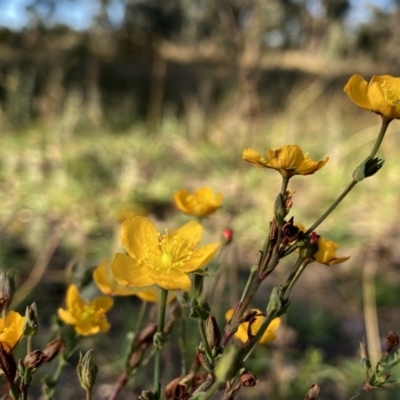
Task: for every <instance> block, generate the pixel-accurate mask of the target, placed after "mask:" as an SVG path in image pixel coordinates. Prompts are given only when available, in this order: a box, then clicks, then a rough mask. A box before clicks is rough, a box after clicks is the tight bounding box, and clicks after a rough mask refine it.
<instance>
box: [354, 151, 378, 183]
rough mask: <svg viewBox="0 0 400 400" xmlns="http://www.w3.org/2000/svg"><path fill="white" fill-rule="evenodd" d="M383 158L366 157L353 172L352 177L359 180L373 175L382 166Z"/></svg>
mask: <svg viewBox="0 0 400 400" xmlns="http://www.w3.org/2000/svg"><path fill="white" fill-rule="evenodd" d="M384 162H385V160H382V159H380V158H378V157H375V158H370V157H367V158H366V159H365V160H364V161H363V162H362V163H361V164H360V165H359V166H358V167H357V168H356V169H355V170H354V172H353V179H354V180H355V181H356V182H361V181H362V180H363V179H365V178H368V177H370V176H372V175H375V174H376V173H377V172H378V171H379V170H380V169H381V168H382V166H383V164H384Z"/></svg>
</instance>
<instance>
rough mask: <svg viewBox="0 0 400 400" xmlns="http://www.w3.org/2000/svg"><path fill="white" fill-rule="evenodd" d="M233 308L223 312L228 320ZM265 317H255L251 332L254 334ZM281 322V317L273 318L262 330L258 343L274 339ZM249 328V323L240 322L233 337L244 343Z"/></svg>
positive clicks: (247, 338)
mask: <svg viewBox="0 0 400 400" xmlns="http://www.w3.org/2000/svg"><path fill="white" fill-rule="evenodd" d="M233 311H234V310H233V308H232V309H230V310H228V311H227V312H226V313H225V319H226V320H227V321H229V320H230V319H231V318H232V316H233ZM251 311H256V312H257V313H259V314H262V313H261V311H260V310H258V309H256V308H255V309H253V310H251ZM264 319H265V317H264V316H262V315H260V316H258V317H256V319H255V321H254V322H253V323H252V324H251V333H252V335H253V336H254V335H255V334H256V333H257V332H258V330H259V329H260V328H261V325H262V323H263V322H264ZM280 324H281V319H280V318H274V319H273V320H272V321H271V323H270V324H269V325H268V328H267V329H266V331H265V332H264V334H263V335H262V336H261V339H260V341H259V342H258V343H260V344H266V343H268V342H271V341H272V340H275V339H276V330H277V329H278V328H279V326H280ZM248 329H249V323H248V322H243V323H242V324H240V325H239V328H238V330H237V331H236V332H235V337H236V338H237V339H239V340H240V341H242V342H243V343H246V342H247V341H248V340H249V336H248V334H247V332H248Z"/></svg>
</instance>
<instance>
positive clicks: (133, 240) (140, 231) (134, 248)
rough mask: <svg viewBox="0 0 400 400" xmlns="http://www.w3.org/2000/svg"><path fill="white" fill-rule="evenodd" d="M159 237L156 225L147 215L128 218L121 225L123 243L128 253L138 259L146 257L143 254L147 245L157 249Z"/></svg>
mask: <svg viewBox="0 0 400 400" xmlns="http://www.w3.org/2000/svg"><path fill="white" fill-rule="evenodd" d="M158 237H159V234H158V231H157V228H156V226H155V225H154V224H153V222H151V221H150V220H149V219H148V218H146V217H141V216H137V217H134V218H131V219H127V220H126V221H124V222H123V224H122V225H121V236H120V239H121V243H122V245H123V246H124V248H125V250H126V251H127V252H128V254H129V255H130V256H131V257H133V258H136V259H139V258H144V257H142V255H143V252H144V249H145V248H146V247H147V246H150V247H152V248H154V251H157V248H158Z"/></svg>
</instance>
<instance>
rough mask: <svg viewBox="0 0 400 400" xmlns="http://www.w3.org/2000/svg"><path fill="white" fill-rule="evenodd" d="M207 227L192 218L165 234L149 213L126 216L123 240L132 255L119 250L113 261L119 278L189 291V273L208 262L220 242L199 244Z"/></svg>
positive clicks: (126, 283) (122, 281) (134, 283)
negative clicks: (147, 215) (160, 231)
mask: <svg viewBox="0 0 400 400" xmlns="http://www.w3.org/2000/svg"><path fill="white" fill-rule="evenodd" d="M202 233H203V227H202V226H201V225H200V224H199V223H198V222H196V221H190V222H188V223H187V224H185V225H184V226H182V227H181V228H179V229H176V230H174V231H172V232H170V233H168V231H167V230H166V233H165V234H163V235H161V234H160V233H158V231H157V228H156V226H155V225H154V224H153V222H151V221H150V220H149V219H148V218H146V217H135V218H132V219H128V220H126V221H125V222H124V223H123V224H122V226H121V243H122V245H123V246H124V248H125V250H126V251H127V252H128V254H129V255H125V254H121V253H117V254H116V255H115V257H114V260H113V262H112V264H111V271H112V274H113V275H114V278H115V280H116V281H117V282H118V283H119V284H120V285H122V286H128V287H131V286H134V287H145V286H151V285H154V284H156V285H158V286H160V287H162V288H164V289H166V290H184V291H186V292H187V291H189V290H190V286H191V282H190V279H189V277H188V275H187V274H188V273H190V272H194V271H196V270H198V269H200V268H201V267H203V266H204V265H206V264H207V263H208V262H209V261H210V260H211V259H212V258H213V257H214V255H215V253H216V252H217V251H218V249H219V247H220V245H221V244H220V243H211V244H207V245H205V246H203V247H200V248H197V247H198V245H199V244H200V240H201V236H202Z"/></svg>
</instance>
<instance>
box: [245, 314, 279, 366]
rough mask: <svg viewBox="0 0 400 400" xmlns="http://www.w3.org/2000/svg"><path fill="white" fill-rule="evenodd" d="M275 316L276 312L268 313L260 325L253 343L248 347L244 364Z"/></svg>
mask: <svg viewBox="0 0 400 400" xmlns="http://www.w3.org/2000/svg"><path fill="white" fill-rule="evenodd" d="M274 318H275V313H274V312H273V313H271V314H270V315H267V316H266V317H265V319H264V321H263V323H262V325H261V326H260V329H259V330H258V331H257V333H256V334H255V336H254V338H253V340H252V343H251V345H250V346H249V347H248V348H247V349H246V353H245V354H246V355H245V356H244V358H243V364H244V363H245V362H246V361H247V359H248V358H249V357H250V355H251V353H252V352H253V350H254V349H255V347H256V346H257V343H258V342H259V341H260V339H261V337H262V335H263V334H264V332H265V331H266V330H267V328H268V325H269V324H270V323H271V321H272V320H273V319H274Z"/></svg>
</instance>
